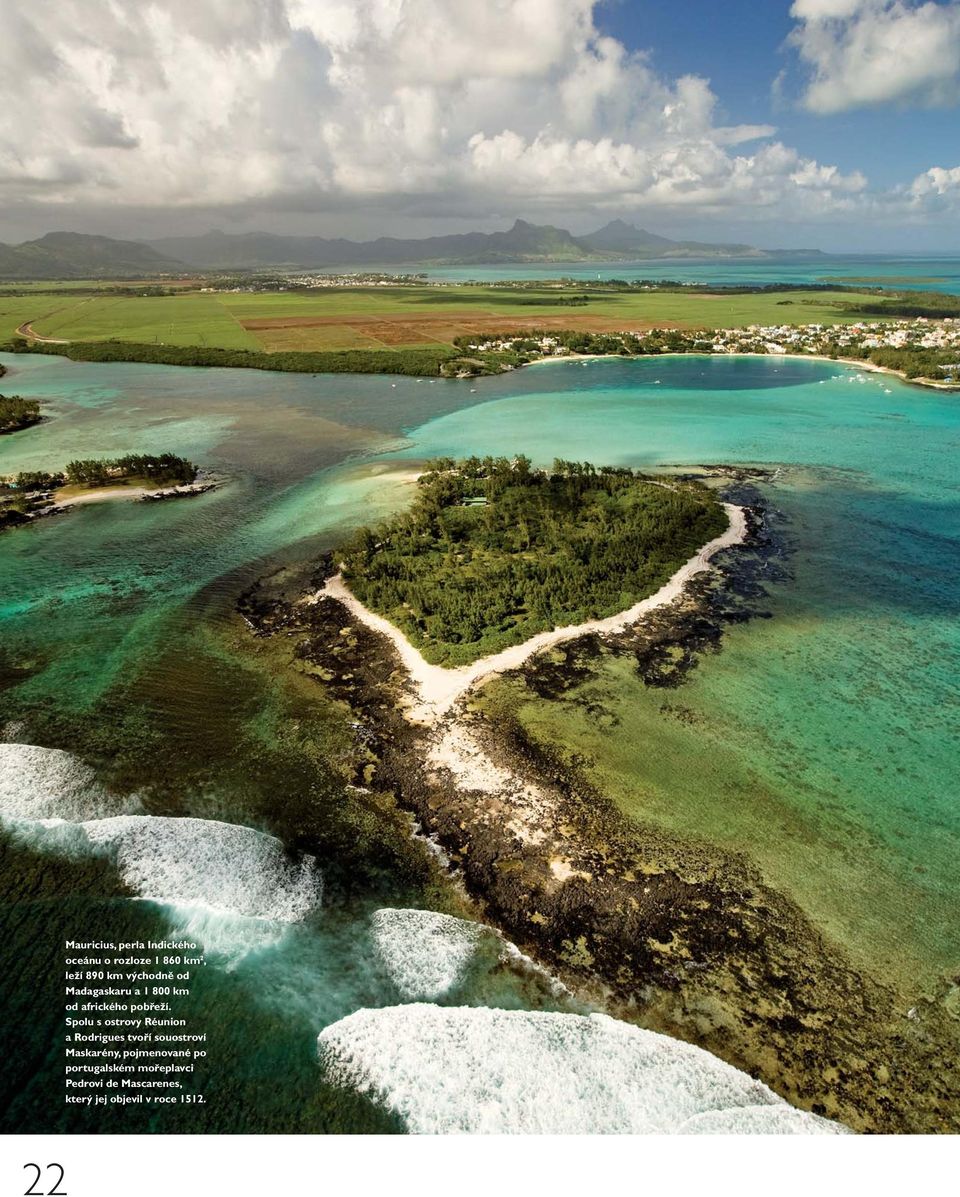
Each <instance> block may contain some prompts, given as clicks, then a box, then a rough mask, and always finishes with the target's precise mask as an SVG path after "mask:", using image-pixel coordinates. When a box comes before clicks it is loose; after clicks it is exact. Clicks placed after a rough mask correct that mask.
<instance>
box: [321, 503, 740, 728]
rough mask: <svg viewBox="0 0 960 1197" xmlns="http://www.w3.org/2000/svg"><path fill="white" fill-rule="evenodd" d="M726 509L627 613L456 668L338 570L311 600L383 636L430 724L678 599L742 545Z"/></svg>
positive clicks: (731, 510)
mask: <svg viewBox="0 0 960 1197" xmlns="http://www.w3.org/2000/svg"><path fill="white" fill-rule="evenodd" d="M723 506H724V509H725V511H726V513H727V516H728V518H729V520H730V526H729V527H728V528H727V530H726V532H724V533H722V534H721V535H720V536H717V537H716V538H715V539H714V540H711V541H710V543H709V544H706V545H704V547H703V548H702V549H701V550H700V552H699V553H697V554H696V555H695V556H693V557H691V558H690V560H689V561H687V562H686V564H684V565H682V566H681V567H680V568H679V569H678V570H677V572H676V573H675V574H674V575H673V577H672V578H671V579H670V580H669V581H668V582H666V583H665V584H664V585H663V586H661V587H660V589H659V590H658V591H657V592H656V594H651V595H650V596H649V597H648V598H645V599H641V600H640V602H638V603H635V604H634V605H633V606H632V607H630V609H629V610H627V611H621V612H619V613H618V614H617V615H611V616H609V617H608V618H607V619H591V620H588V621H587V622H586V623H580V624H576V625H574V626H571V627H565V628H554V629H553V631H550V632H539V633H538V634H537V635H536V636H531V637H530V639H529V640H525V641H524V642H523V644H516V645H513V646H511V647H510V648H505V649H503V651H502V652H499V653H493V654H491V655H490V656H489V657H481V658H480V660H478V661H474V662H473V663H472V664H470V665H462V666H459V667H458V668H456V669H445V668H444V667H443V666H442V665H431V664H430V662H429V661H427V660H425V659H424V657H423V655H422V653H421V652H420V651H419V649H417V648H415V647H414V645H412V644H411V643H410V641H409V640H408V639H407V637H406V636H405V635H404V634H403V632H401V631H400V629H399V628H397V627H395V626H394V625H393V624H392V623H390V621H389V620H388V619H384V617H383V616H382V615H377V614H376V612H374V611H370V610H368V609H367V608H366V607H365V606H364V605H363V603H361V602H360V600H359V599H358V598H357V597H356V596H355V595H354V594H353V593H352V592H351V590H350V589H349V587H348V586H347V584H346V582H345V581H344V580H343V576H342V575H341V574H336V575H335V576H334V577H332V578H329V579H328V580H327V583H326V585H325V586H324V587H323V589H322V590H320V591H318V592H317V594H316V595H315V596H314V601H316V600H318V599H321V598H323V597H327V598H333V599H337V600H338V601H339V602H341V603H343V605H344V606H345V607H346V608H347V610H348V611H349V612H350V614H351V615H352V616H353V617H354V618H355V619H357V620H358V621H359V622H361V623H363V624H365V625H366V626H367V627H368V628H370V629H371V630H372V631H374V632H379V633H380V634H381V635H383V636H386V637H387V638H388V639H389V640H390V642H391V643H392V644H393V646H394V648H395V649H396V650H397V653H398V654H399V656H400V659H401V661H402V662H403V665H404V668H405V669H406V670H407V672H408V673H409V675H410V680H411V682H412V683H413V686H414V689H415V691H416V693H417V698H418V701H417V702H416V703H415V704H414V705H413V707H412V708H411V710H410V711H409V715H410V717H411V718H412V719H414V720H415V721H417V722H421V723H434V722H435V721H436V720H437V719H439V718H440V716H442V715H443V714H444V713H445V712H447V711H448V710H449V709H450V707H451V706H452V705H453V704H454V702H456V700H457V699H458V698H459V697H460V696H461V695H462V694H464V693H465V692H466V691H467V690H469V689H471V688H472V687H473V686H475V685H476V684H477V683H478V682H480V681H483V680H485V679H486V678H489V677H492V676H494V675H495V674H499V673H506V672H508V671H509V670H511V669H516V668H518V666H520V665H522V664H523V663H524V662H525V661H527V660H529V658H530V657H532V656H535V655H536V654H537V653H539V652H543V650H544V649H547V648H551V647H552V646H553V645H555V644H561V643H563V642H564V641H566V640H576V639H578V638H579V637H580V636H589V635H593V634H598V633H599V634H601V635H603V634H604V633H616V632H622V631H623V630H624V629H625V628H628V627H629V626H630V625H631V624H634V623H636V621H637V620H638V619H639V618H640V617H641V616H642V615H646V614H647V613H648V612H649V611H653V610H655V609H656V608H657V607H665V606H667V604H669V603H672V602H673V601H674V600H675V599H677V598H679V597H680V595H681V594H682V593H683V588H684V586H685V585H686V584H687V582H688V581H689V580H690V579H691V578H693V577H695V576H696V575H697V574H699V573H702V572H703V571H704V570H706V569H709V568H710V561H711V558H712V557H713V556H714V555H715V554H716V553H719V552H720V550H721V549H728V548H732V547H733V546H734V545H737V544H741V543H742V542H743V541H744V539H745V538H746V533H747V520H746V515H745V513H744V510H743V508H742V507H736V506H734V504H732V503H724V505H723Z"/></svg>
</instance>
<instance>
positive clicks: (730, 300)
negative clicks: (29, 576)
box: [0, 284, 876, 353]
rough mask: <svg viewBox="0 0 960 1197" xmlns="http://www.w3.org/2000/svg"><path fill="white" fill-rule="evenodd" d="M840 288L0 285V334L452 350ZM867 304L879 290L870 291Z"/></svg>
mask: <svg viewBox="0 0 960 1197" xmlns="http://www.w3.org/2000/svg"><path fill="white" fill-rule="evenodd" d="M857 298H858V297H857V296H856V295H854V294H851V293H850V292H840V291H836V292H834V291H785V292H767V293H761V294H753V295H750V294H747V295H740V294H727V295H725V294H722V293H718V294H715V295H711V294H704V293H699V292H697V293H692V294H691V293H685V292H677V291H640V290H632V291H623V290H616V289H612V288H611V289H609V290H604V289H602V288H588V289H579V288H578V287H577V286H576V285H570V286H568V287H566V288H563V289H561V288H558V287H548V286H544V287H542V288H527V287H523V288H515V289H512V288H505V287H489V286H474V285H461V286H457V285H452V284H451V285H443V286H422V287H421V286H402V287H330V288H323V289H317V290H315V291H309V292H270V293H262V294H257V293H252V292H245V291H243V292H217V293H203V292H200V291H197V290H193V291H186V292H184V293H183V294H180V295H165V296H118V295H96V294H94V295H85V296H76V295H72V294H70V293H69V292H68V291H63V292H61V293H58V294H52V295H51V294H46V295H37V294H29V293H26V294H21V295H17V296H7V297H4V296H0V336H3V337H9V336H11V335H12V334H13V332H14V330H15V329H16V328H17V327H18V326H20V325H21V324H23V323H24V322H30V324H31V326H32V328H33V331H34V332H35V333H36V334H37V335H39V336H42V337H52V338H57V339H63V340H68V341H104V340H117V341H133V342H137V343H138V344H158V345H175V346H204V347H213V348H222V349H253V350H261V351H266V352H268V353H277V352H285V351H289V350H300V351H318V350H321V351H322V350H344V349H363V350H380V349H401V348H414V347H419V348H422V349H448V348H450V346H451V344H452V342H453V340H454V338H455V337H458V336H463V335H464V334H467V335H476V334H480V335H482V334H484V333H498V332H509V331H516V330H518V329H523V328H531V327H535V328H542V329H579V330H584V331H589V332H605V331H610V332H619V331H624V330H640V329H644V328H650V327H653V326H663V327H677V328H688V329H689V328H735V327H742V326H744V325H748V324H773V323H777V324H780V323H793V324H809V323H824V324H832V323H838V322H847V321H850V320H853V319H855V318H856V304H857ZM871 299H872V301H873V302H874V303H875V302H876V299H875V297H871Z"/></svg>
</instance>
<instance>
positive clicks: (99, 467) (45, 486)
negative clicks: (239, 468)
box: [0, 453, 213, 530]
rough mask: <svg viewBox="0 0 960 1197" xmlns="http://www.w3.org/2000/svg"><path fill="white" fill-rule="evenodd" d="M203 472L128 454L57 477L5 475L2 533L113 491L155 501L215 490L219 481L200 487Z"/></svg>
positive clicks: (75, 465) (85, 463)
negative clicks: (81, 499)
mask: <svg viewBox="0 0 960 1197" xmlns="http://www.w3.org/2000/svg"><path fill="white" fill-rule="evenodd" d="M198 472H199V471H198V469H197V467H196V466H195V465H194V463H193V462H192V461H188V460H187V459H186V458H185V457H178V456H177V455H176V454H175V453H159V454H150V453H127V454H125V455H124V456H123V457H113V458H88V459H85V460H77V461H71V462H68V464H67V466H66V467H65V468H64V469H63V470H62V471H61V472H59V473H55V474H51V473H47V472H46V471H42V470H35V471H29V472H25V471H21V472H20V473H19V474H14V475H12V476H9V477H0V530H2V529H4V528H13V527H16V526H17V525H19V524H25V523H27V522H29V521H30V520H32V519H35V518H36V517H37V516H39V515H47V514H49V513H51V512H53V511H57V510H65V509H66V508H68V507H69V506H70V505H71V502H75V501H77V500H78V499H80V497H81V496H85V501H89V500H90V499H92V498H98V497H100V494H98V493H94V492H102V493H103V497H107V498H109V497H113V496H112V495H111V494H110V493H109V492H111V491H113V490H116V491H119V492H126V494H123V493H121V494H119V495H118V496H117V497H128V496H129V497H130V498H151V497H166V496H167V495H168V494H170V495H174V494H190V493H201V492H202V491H204V490H209V489H210V488H211V487H212V486H213V483H206V484H204V485H202V486H200V485H198V484H197V483H196V478H197V474H198ZM168 488H173V489H168ZM181 488H188V489H186V490H183V489H181Z"/></svg>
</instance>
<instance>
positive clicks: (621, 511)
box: [335, 456, 727, 666]
mask: <svg viewBox="0 0 960 1197" xmlns="http://www.w3.org/2000/svg"><path fill="white" fill-rule="evenodd" d="M726 527H727V516H726V513H725V512H724V510H723V508H722V506H721V505H720V503H719V502H718V501H717V500H716V498H715V497H714V496H713V495H712V494H711V493H710V491H708V490H707V489H706V488H705V487H702V486H699V485H696V484H690V483H684V484H682V485H681V484H677V485H672V484H671V485H669V486H666V485H662V484H660V483H658V482H655V481H652V480H651V479H649V478H646V477H644V476H642V475H639V474H636V473H634V472H633V471H632V470H629V469H625V468H617V467H601V468H596V467H594V466H592V465H590V464H588V463H581V462H569V461H560V460H558V461H555V462H554V463H553V467H552V468H551V469H550V470H541V469H534V468H533V467H532V465H531V462H530V459H529V458H527V457H522V456H521V457H516V458H514V459H513V460H512V461H511V460H508V459H507V458H502V457H501V458H490V457H486V458H483V459H482V460H481V459H479V458H476V457H472V458H467V459H466V460H463V461H453V460H452V459H450V458H442V459H439V460H437V461H433V462H431V463H429V464H428V466H427V469H426V471H425V473H424V474H422V475H421V477H420V479H419V486H418V491H417V496H416V499H415V500H414V503H413V506H412V507H411V508H410V509H409V510H408V511H406V512H404V513H402V514H399V515H397V516H395V517H393V518H392V519H390V520H388V521H386V522H385V523H382V524H380V525H378V526H376V527H373V528H369V527H368V528H361V529H360V530H359V531H358V532H357V533H355V534H354V536H353V537H352V538H351V539H350V540H349V541H348V542H347V543H346V544H344V545H343V546H342V547H341V548H340V549H339V551H338V552H337V553H336V554H335V560H336V561H337V562H339V563H342V573H343V576H344V579H345V581H346V582H347V583H348V584H349V586H350V589H351V590H352V591H353V593H354V594H355V595H356V597H357V598H358V599H359V600H360V601H361V602H362V603H364V605H365V606H367V607H369V608H370V609H372V610H374V611H377V612H379V613H380V614H381V615H384V616H385V617H386V618H387V619H389V620H390V621H391V622H392V623H393V624H395V625H396V626H397V627H399V628H400V629H402V631H403V632H404V633H405V634H406V635H407V637H408V638H409V639H410V640H411V641H412V642H413V643H414V644H415V645H416V646H417V647H418V648H419V649H420V651H421V652H422V653H423V655H424V657H425V658H426V659H427V660H428V661H430V662H431V663H433V664H436V665H445V666H456V665H464V664H467V663H469V662H471V661H474V660H476V659H478V658H479V657H483V656H487V655H488V654H490V653H495V652H499V651H500V650H501V649H504V648H507V647H509V646H510V645H514V644H520V643H523V642H524V641H525V640H527V639H529V638H530V637H531V636H533V635H535V634H536V633H538V632H542V631H546V630H550V629H552V628H555V627H563V626H568V625H573V624H579V623H583V622H584V621H586V620H590V619H602V618H606V617H607V616H610V615H615V614H616V613H617V612H619V611H624V610H626V609H628V608H629V607H631V606H633V605H634V604H635V603H637V602H639V601H640V600H641V599H643V598H646V597H647V596H648V595H651V594H653V593H655V592H656V591H657V590H658V589H659V588H660V587H661V586H662V585H663V584H664V583H665V582H666V581H668V579H669V578H670V577H671V576H672V575H673V574H674V573H675V572H676V571H677V570H678V569H679V568H680V566H681V565H682V564H683V563H684V562H685V561H687V560H689V558H690V557H691V556H693V555H694V554H695V553H696V552H697V550H698V549H700V548H701V547H702V546H703V545H705V544H707V543H708V542H709V541H710V540H712V539H713V538H714V537H716V536H719V535H720V534H721V533H722V532H723V531H724V530H725V529H726Z"/></svg>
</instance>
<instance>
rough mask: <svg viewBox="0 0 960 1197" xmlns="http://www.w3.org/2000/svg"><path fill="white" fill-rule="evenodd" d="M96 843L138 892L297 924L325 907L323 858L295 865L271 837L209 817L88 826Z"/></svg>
mask: <svg viewBox="0 0 960 1197" xmlns="http://www.w3.org/2000/svg"><path fill="white" fill-rule="evenodd" d="M82 826H83V829H84V831H85V832H86V834H87V837H88V839H89V840H90V842H91V844H93V845H95V846H105V847H107V848H109V849H110V851H111V852H112V853H113V855H114V857H115V859H116V863H117V868H118V870H119V872H120V876H121V877H122V878H123V881H124V882H125V883H126V884H127V885H128V886H129V887H130V888H131V889H133V890H134V891H135V892H136V893H137V894H139V895H140V896H141V897H144V898H152V899H154V900H155V901H158V902H165V903H170V904H174V905H201V906H206V907H208V908H210V909H213V910H220V911H228V912H232V913H234V914H242V915H249V916H252V917H254V918H259V919H273V920H276V921H278V922H284V923H294V922H298V921H299V920H301V919H303V918H305V917H306V916H307V915H308V914H309V913H310V911H311V910H313V909H314V908H315V907H317V906H319V905H320V901H321V898H322V895H323V881H322V878H321V875H320V871H319V870H318V868H317V866H316V861H315V860H314V858H313V857H312V856H304V857H303V858H302V859H301V860H299V861H293V860H291V859H290V858H289V857H288V856H287V854H286V853H285V852H284V849H283V845H282V844H281V842H280V841H279V840H277V839H274V837H273V836H271V835H265V834H264V833H263V832H260V831H254V830H253V829H252V828H250V827H238V826H236V825H234V824H232V823H218V822H215V821H212V820H208V819H168V818H160V817H155V816H149V815H121V816H119V817H117V818H114V819H97V820H94V821H92V822H88V823H83V824H82Z"/></svg>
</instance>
